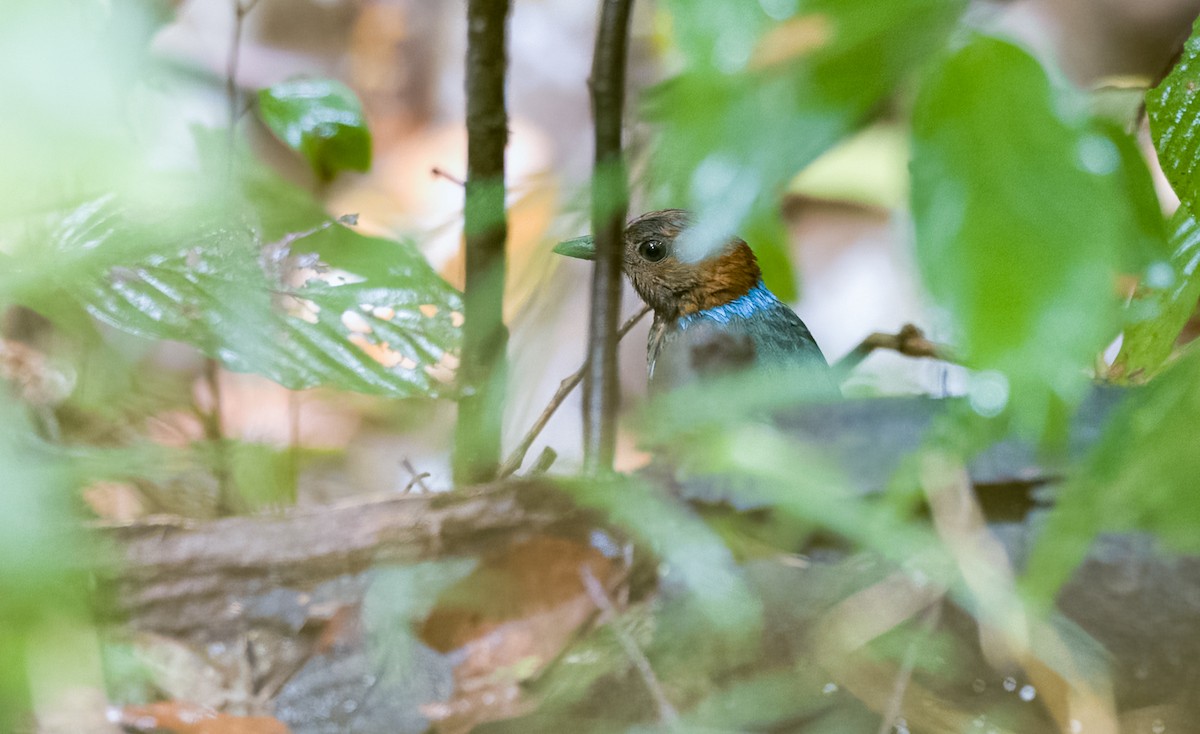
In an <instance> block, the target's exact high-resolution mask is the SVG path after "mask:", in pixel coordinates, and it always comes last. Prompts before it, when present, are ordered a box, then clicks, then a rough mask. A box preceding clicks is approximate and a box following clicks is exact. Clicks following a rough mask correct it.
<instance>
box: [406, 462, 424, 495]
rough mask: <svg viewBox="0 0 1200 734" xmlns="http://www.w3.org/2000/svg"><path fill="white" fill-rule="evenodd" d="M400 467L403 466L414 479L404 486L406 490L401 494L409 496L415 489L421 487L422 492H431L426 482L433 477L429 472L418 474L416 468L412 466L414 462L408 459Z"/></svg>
mask: <svg viewBox="0 0 1200 734" xmlns="http://www.w3.org/2000/svg"><path fill="white" fill-rule="evenodd" d="M400 466H403V467H404V468H405V470H406V471H408V473H409V474H411V475H412V479H410V480H409V482H408V484H406V485H405V486H404V489H403V491H401V494H408V493H409V492H411V491H412V489H413V487H420V488H421V491H422V492H425V493H428V492H429V487H428V486H426V484H425V480H426V479H427V478H428V477H430V476H432V475H431V474H430V473H429V472H427V471H423V472H417V469H416V467H414V466H413V465H412V462H411V461H409V460H408V459H405V460H404V461H402V462H400Z"/></svg>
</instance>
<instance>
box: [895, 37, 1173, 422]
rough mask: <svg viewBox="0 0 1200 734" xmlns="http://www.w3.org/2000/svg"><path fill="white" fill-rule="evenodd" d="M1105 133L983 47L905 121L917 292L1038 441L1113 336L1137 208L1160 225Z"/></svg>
mask: <svg viewBox="0 0 1200 734" xmlns="http://www.w3.org/2000/svg"><path fill="white" fill-rule="evenodd" d="M1107 131H1108V128H1106V127H1101V126H1099V125H1097V124H1096V123H1095V122H1094V121H1093V120H1092V118H1090V117H1089V116H1088V114H1087V112H1086V110H1085V108H1084V107H1083V105H1082V103H1081V100H1079V99H1078V98H1077V97H1076V96H1075V95H1074V93H1073V92H1072V91H1071V90H1067V89H1056V88H1054V87H1053V86H1052V85H1051V83H1050V80H1049V79H1048V77H1047V75H1046V72H1045V71H1043V69H1042V67H1041V65H1040V64H1038V62H1037V61H1036V60H1035V59H1034V58H1033V57H1032V56H1030V55H1029V54H1028V53H1027V52H1025V51H1023V50H1022V49H1020V48H1019V47H1017V46H1015V45H1013V44H1011V43H1008V42H1006V41H1001V40H998V39H994V38H989V37H986V36H974V37H972V38H971V39H970V40H968V41H967V42H965V43H964V44H963V45H962V46H961V47H960V48H958V49H956V50H955V51H954V52H953V53H952V54H951V55H950V56H948V57H947V58H946V59H945V60H944V61H943V62H942V63H941V64H940V65H939V66H938V67H937V68H936V69H935V70H934V71H933V72H932V73H931V74H930V76H929V77H928V78H927V79H926V80H925V83H924V84H923V86H922V90H921V94H920V96H919V98H918V100H917V104H916V110H915V112H914V119H913V142H914V145H913V164H912V172H913V193H912V201H913V219H914V223H915V225H916V245H917V258H918V261H919V263H920V266H921V269H922V272H923V274H924V279H925V283H926V285H927V286H928V287H929V289H930V291H931V293H932V295H933V296H934V297H935V298H937V299H938V300H939V302H940V303H941V304H942V305H943V306H945V307H946V309H947V310H948V311H949V313H950V315H951V317H952V318H953V319H954V324H955V327H956V331H957V333H958V334H959V335H960V337H959V348H960V349H961V352H962V354H963V356H964V358H965V360H966V364H967V365H968V366H971V367H973V368H977V369H981V370H994V371H995V372H997V373H998V374H999V375H1002V376H1003V377H1002V378H1001V379H1002V380H1003V383H1004V384H1003V390H1004V391H1006V393H1007V394H1008V395H1009V396H1010V397H1011V400H1010V402H1009V406H1010V407H1011V409H1012V410H1013V411H1014V413H1015V414H1016V416H1017V418H1018V421H1019V422H1020V424H1021V425H1022V427H1025V428H1026V429H1029V430H1033V431H1035V432H1039V433H1040V432H1042V431H1044V430H1045V429H1046V426H1047V421H1048V420H1049V416H1050V415H1051V414H1052V413H1053V412H1054V411H1055V410H1057V407H1056V406H1058V405H1060V404H1066V405H1068V406H1073V405H1075V404H1076V403H1078V401H1079V399H1080V398H1081V397H1082V395H1083V392H1084V391H1085V390H1086V388H1087V385H1088V378H1087V375H1086V374H1085V373H1084V371H1083V370H1084V368H1086V367H1087V365H1088V363H1089V362H1090V361H1091V360H1092V359H1093V357H1094V355H1095V354H1097V353H1098V352H1099V351H1101V350H1102V349H1103V348H1104V346H1105V345H1106V344H1107V343H1109V342H1110V341H1111V340H1112V339H1113V338H1114V337H1115V336H1116V334H1117V332H1118V331H1119V328H1120V327H1119V323H1118V320H1117V305H1118V304H1117V301H1116V298H1115V297H1114V289H1115V276H1116V273H1117V272H1118V269H1119V266H1120V264H1121V263H1122V260H1123V258H1124V257H1125V256H1126V255H1127V254H1128V253H1130V252H1137V251H1138V248H1142V247H1146V245H1144V244H1143V242H1144V238H1145V237H1146V235H1147V233H1146V232H1143V231H1142V230H1141V229H1140V228H1139V227H1138V226H1137V224H1138V222H1140V221H1145V220H1146V219H1147V217H1145V216H1144V215H1141V214H1139V213H1138V212H1137V210H1136V209H1135V207H1136V206H1148V207H1151V212H1152V213H1153V216H1154V217H1158V214H1157V203H1156V202H1155V200H1154V198H1153V197H1152V196H1142V195H1141V194H1142V191H1138V192H1137V193H1138V194H1139V195H1138V196H1136V197H1135V196H1130V195H1128V194H1127V186H1126V182H1127V181H1131V180H1136V182H1137V183H1138V184H1139V185H1140V186H1141V187H1144V188H1145V190H1146V191H1150V190H1151V189H1150V180H1149V177H1147V176H1144V175H1143V176H1140V177H1138V178H1136V179H1133V178H1132V177H1131V176H1129V175H1127V174H1124V173H1123V170H1122V169H1123V167H1124V166H1125V165H1126V160H1127V159H1126V158H1124V157H1123V156H1122V155H1121V153H1120V149H1119V147H1118V146H1119V145H1121V144H1122V141H1121V140H1119V139H1116V138H1115V137H1114V136H1110V135H1109V134H1107ZM1133 160H1134V161H1136V165H1140V166H1141V167H1142V168H1143V170H1144V168H1145V166H1144V164H1142V163H1141V161H1140V159H1137V158H1136V155H1135V157H1134V158H1133ZM1158 218H1159V219H1161V217H1158ZM1161 229H1162V227H1161V223H1160V225H1159V227H1158V230H1159V231H1161ZM1152 232H1153V231H1152ZM1151 243H1152V244H1153V240H1151ZM1146 249H1147V255H1149V254H1150V253H1151V252H1153V250H1151V249H1150V248H1149V247H1147V248H1146ZM1003 405H1004V401H1003V400H1000V401H999V405H997V406H996V408H995V409H996V410H997V411H998V410H999V409H1000V408H1001V407H1003Z"/></svg>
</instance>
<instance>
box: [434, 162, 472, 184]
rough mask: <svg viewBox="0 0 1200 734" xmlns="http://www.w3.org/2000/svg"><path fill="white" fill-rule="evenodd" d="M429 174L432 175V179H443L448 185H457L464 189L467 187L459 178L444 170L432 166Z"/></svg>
mask: <svg viewBox="0 0 1200 734" xmlns="http://www.w3.org/2000/svg"><path fill="white" fill-rule="evenodd" d="M429 173H430V174H432V175H433V177H434V178H444V179H446V180H447V181H449V182H450V183H452V184H458V185H459V186H461V187H462V188H464V189H465V188H466V187H467V182H466V181H463V180H462V179H461V178H459V177H458V176H455V175H454V174H453V173H450V172H449V171H447V170H446V169H444V168H438V167H437V166H434V167H433V168H431V169H430V170H429Z"/></svg>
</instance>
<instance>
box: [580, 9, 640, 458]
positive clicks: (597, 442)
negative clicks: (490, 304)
mask: <svg viewBox="0 0 1200 734" xmlns="http://www.w3.org/2000/svg"><path fill="white" fill-rule="evenodd" d="M632 6H633V0H602V3H601V11H600V24H599V27H598V29H597V31H596V48H595V51H594V54H593V56H592V75H591V78H589V79H588V86H589V87H590V88H591V93H592V115H593V117H594V118H595V121H596V160H595V168H594V172H593V176H592V232H593V233H594V234H595V237H596V263H595V266H594V268H593V269H592V308H591V311H590V319H589V321H588V362H587V369H586V370H585V371H584V380H585V384H584V395H583V465H584V470H585V471H587V472H588V473H591V474H596V473H600V472H610V471H612V467H613V458H614V456H615V455H616V445H617V408H618V405H619V403H620V385H619V383H618V381H617V320H618V317H619V315H620V308H621V254H622V253H621V250H622V245H623V244H624V232H625V215H626V213H627V211H628V207H629V182H628V181H627V180H626V172H625V163H624V158H623V156H622V154H621V125H622V122H623V118H624V110H625V66H626V57H627V56H628V53H627V48H628V45H629V16H630V12H631V10H632Z"/></svg>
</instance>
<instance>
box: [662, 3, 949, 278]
mask: <svg viewBox="0 0 1200 734" xmlns="http://www.w3.org/2000/svg"><path fill="white" fill-rule="evenodd" d="M964 5H965V3H963V2H960V1H959V0H917V1H916V2H906V3H894V2H888V1H887V0H866V2H855V3H845V2H839V1H838V0H808V1H807V2H802V3H800V4H799V6H800V7H799V9H798V13H797V12H786V9H785V10H782V11H781V10H780V9H779V7H778V4H774V6H773V7H774V8H775V10H773V11H772V14H771V15H769V14H768V13H767V11H766V10H764V9H763V8H765V7H767V4H766V3H764V4H762V6H761V7H760V6H759V4H753V7H743V6H741V5H731V4H730V3H726V2H722V1H721V0H704V1H703V2H701V3H699V4H697V3H693V2H683V1H682V0H676V1H675V2H673V3H672V4H671V6H670V7H671V10H672V19H673V21H674V24H675V33H676V39H677V42H678V44H679V46H680V48H681V50H682V51H683V52H684V54H685V56H687V57H688V59H689V60H690V61H691V66H690V67H689V68H688V69H687V70H686V71H685V72H684V73H683V74H681V75H680V76H678V77H676V78H674V79H672V80H670V81H668V82H667V83H666V84H664V85H662V86H660V87H659V88H657V89H656V90H653V91H652V93H651V94H650V96H649V105H648V110H647V111H648V113H649V116H650V118H651V119H652V120H653V121H654V122H657V123H658V133H657V136H656V138H655V143H654V153H653V156H654V165H653V166H652V168H651V170H652V171H653V173H654V176H655V182H654V183H655V185H656V186H659V187H660V188H659V189H658V192H657V193H658V196H659V199H660V201H659V203H662V204H664V205H671V206H680V205H682V204H686V205H688V206H690V207H691V208H693V209H695V210H696V211H697V212H698V213H699V218H698V221H697V223H696V228H695V229H694V230H693V234H692V236H691V240H690V242H688V243H685V246H687V247H688V248H689V250H690V251H691V252H692V253H693V254H694V255H695V256H696V257H699V256H701V255H703V254H704V253H706V252H709V251H710V250H711V248H712V247H714V246H715V245H716V244H718V243H719V242H720V241H723V238H724V237H726V236H727V235H728V234H729V233H732V232H741V231H742V230H741V227H742V225H743V224H744V223H745V222H746V221H747V220H748V219H756V220H759V221H761V219H762V218H763V217H766V216H771V215H774V214H775V210H776V208H777V204H778V199H777V197H778V195H779V193H780V192H781V191H782V189H783V187H784V185H785V184H786V183H787V182H788V181H789V180H790V179H791V178H792V177H793V176H795V175H796V173H797V172H799V170H800V169H801V168H803V167H804V166H805V165H807V164H808V163H810V162H811V161H813V160H814V159H815V158H816V157H817V156H818V155H820V154H821V153H822V152H824V151H825V150H827V149H828V148H830V147H831V146H832V145H833V144H834V143H836V142H837V141H838V140H840V139H841V138H842V137H844V136H846V135H847V134H849V133H850V132H852V131H853V130H855V129H856V128H857V127H859V126H861V125H862V124H863V123H865V122H866V121H867V120H868V118H869V117H870V113H871V112H872V110H873V109H874V108H875V107H876V106H877V105H878V104H879V103H880V102H881V101H882V100H883V99H884V98H885V97H886V95H888V94H889V93H891V92H892V91H893V89H894V88H895V85H896V84H897V82H899V81H900V80H901V79H903V78H904V77H905V76H906V75H907V74H909V73H910V72H911V71H912V70H913V68H914V67H916V66H917V65H919V64H920V63H921V62H922V61H923V60H924V59H926V58H927V57H928V55H929V54H931V53H932V52H933V51H935V50H936V49H938V48H939V46H940V45H941V43H942V41H943V39H944V38H945V36H946V34H947V33H948V31H949V29H950V27H951V26H952V25H953V23H954V21H955V19H956V18H957V17H958V15H959V13H960V12H961V11H962V9H963V7H964ZM775 20H781V21H784V22H783V23H779V24H777V23H775ZM764 34H765V35H764ZM768 62H769V63H768ZM750 244H751V245H752V246H755V243H754V242H751V243H750Z"/></svg>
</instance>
